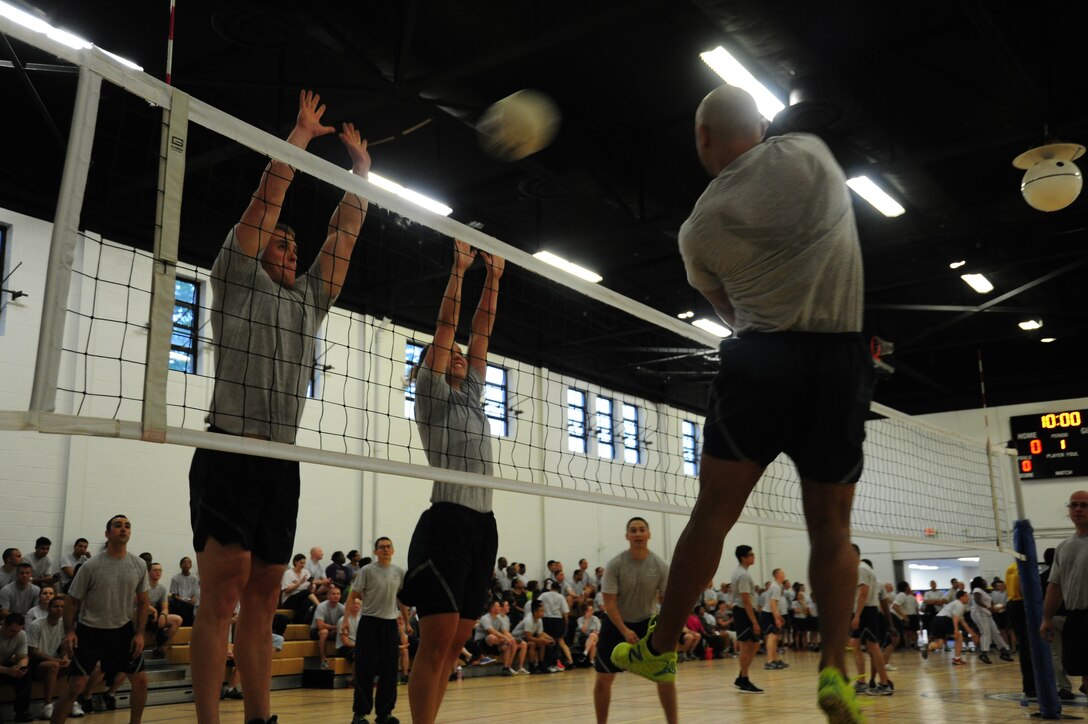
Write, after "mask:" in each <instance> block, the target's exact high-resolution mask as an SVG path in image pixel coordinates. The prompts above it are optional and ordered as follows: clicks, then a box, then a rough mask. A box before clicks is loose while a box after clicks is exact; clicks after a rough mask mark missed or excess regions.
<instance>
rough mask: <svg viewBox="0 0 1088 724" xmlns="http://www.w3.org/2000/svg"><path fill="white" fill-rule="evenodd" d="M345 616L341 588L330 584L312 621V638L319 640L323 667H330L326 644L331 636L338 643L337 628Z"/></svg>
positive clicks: (318, 645) (318, 650)
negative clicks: (341, 601)
mask: <svg viewBox="0 0 1088 724" xmlns="http://www.w3.org/2000/svg"><path fill="white" fill-rule="evenodd" d="M343 617H344V604H342V603H340V589H339V588H337V587H336V586H329V590H328V593H327V594H326V595H325V600H324V601H322V602H321V603H320V604H318V606H317V608H315V609H314V620H313V621H311V622H310V639H312V640H313V641H316V642H317V654H318V657H319V659H320V661H321V664H320V665H321V668H322V669H327V668H329V659H328V655H327V654H326V652H325V649H326V648H327V646H326V645H325V644H326V642H328V640H329V639H330V638H331V639H332V640H333V643H336V630H337V628H338V627H339V625H340V619H342V618H343Z"/></svg>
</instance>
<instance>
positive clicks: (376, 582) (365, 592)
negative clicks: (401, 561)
mask: <svg viewBox="0 0 1088 724" xmlns="http://www.w3.org/2000/svg"><path fill="white" fill-rule="evenodd" d="M402 586H404V569H403V568H401V567H400V566H397V565H393V564H392V563H390V564H389V565H388V566H381V565H379V564H378V563H370V564H367V565H365V566H363V567H362V568H361V569H359V572H358V573H357V574H355V580H354V581H352V582H351V590H353V591H357V592H358V593H359V595H361V596H362V597H363V609H362V615H364V616H371V617H373V618H384V619H395V618H396V617H397V593H399V592H400V589H401V587H402Z"/></svg>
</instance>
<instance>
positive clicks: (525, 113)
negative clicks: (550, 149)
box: [476, 90, 562, 161]
mask: <svg viewBox="0 0 1088 724" xmlns="http://www.w3.org/2000/svg"><path fill="white" fill-rule="evenodd" d="M561 118H562V115H561V114H560V112H559V106H557V105H556V104H555V101H553V100H552V99H551V98H549V97H548V96H547V95H545V94H544V93H541V92H540V91H537V90H520V91H518V92H517V93H514V94H512V95H509V96H507V97H506V98H503V99H502V100H500V101H496V102H495V103H494V104H492V105H491V107H489V108H488V109H487V110H486V111H484V114H483V115H482V116H481V117H480V122H479V123H478V124H477V126H476V131H477V133H478V134H479V137H480V145H481V146H482V147H483V149H484V151H486V152H487V153H488V154H489V155H490V156H493V157H495V158H497V159H499V160H500V161H520V160H521V159H523V158H525V157H526V156H531V155H532V154H534V153H536V152H537V151H540V150H541V149H544V148H546V147H547V146H548V144H550V143H551V142H552V141H553V140H554V139H555V135H556V133H558V132H559V123H560V120H561Z"/></svg>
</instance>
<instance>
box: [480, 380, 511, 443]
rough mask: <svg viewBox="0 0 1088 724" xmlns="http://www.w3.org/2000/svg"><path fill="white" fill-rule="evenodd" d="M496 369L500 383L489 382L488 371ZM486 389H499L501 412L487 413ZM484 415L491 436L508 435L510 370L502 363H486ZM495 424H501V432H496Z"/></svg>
mask: <svg viewBox="0 0 1088 724" xmlns="http://www.w3.org/2000/svg"><path fill="white" fill-rule="evenodd" d="M492 371H498V372H500V373H501V374H502V383H495V382H491V381H490V380H489V379H488V377H490V375H489V374H488V373H490V372H492ZM488 390H499V391H500V392H501V394H502V403H501V404H502V414H501V415H497V416H496V415H491V414H489V413H488V411H487V408H488V399H487V391H488ZM484 416H485V417H486V418H487V424H488V427H489V428H490V432H491V436H492V437H510V370H508V369H507V368H506V367H503V366H502V365H493V364H489V365H487V368H486V369H485V371H484ZM496 425H499V426H501V432H499V433H496V431H495V428H496Z"/></svg>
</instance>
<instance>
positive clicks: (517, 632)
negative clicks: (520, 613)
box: [513, 616, 544, 641]
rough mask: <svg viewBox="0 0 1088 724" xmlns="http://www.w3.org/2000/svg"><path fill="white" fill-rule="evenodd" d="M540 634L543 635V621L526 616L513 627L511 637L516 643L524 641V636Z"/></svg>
mask: <svg viewBox="0 0 1088 724" xmlns="http://www.w3.org/2000/svg"><path fill="white" fill-rule="evenodd" d="M542 633H544V619H542V618H535V617H534V616H526V617H525V618H523V619H521V620H520V621H518V625H517V626H515V627H514V631H513V636H514V638H516V639H517V640H518V641H524V640H525V637H526V635H530V636H539V635H540V634H542Z"/></svg>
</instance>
